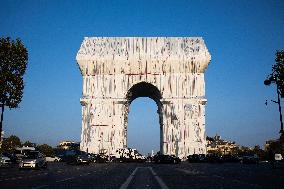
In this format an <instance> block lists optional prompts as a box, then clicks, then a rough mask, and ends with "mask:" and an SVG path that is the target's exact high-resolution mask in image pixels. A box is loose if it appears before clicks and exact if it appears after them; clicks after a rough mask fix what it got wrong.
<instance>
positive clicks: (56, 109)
mask: <svg viewBox="0 0 284 189" xmlns="http://www.w3.org/2000/svg"><path fill="white" fill-rule="evenodd" d="M283 18H284V1H281V0H279V1H276V0H275V1H252V0H251V1H231V0H226V1H225V0H224V1H218V0H217V1H205V0H204V1H189V0H188V1H177V0H176V1H161V0H160V1H154V0H151V1H84V2H79V1H43V0H39V1H14V0H9V1H3V0H2V1H1V2H0V36H5V37H6V36H10V37H12V38H16V37H19V38H21V39H22V41H23V42H24V44H25V45H26V47H27V49H28V51H29V65H28V69H27V73H26V75H25V83H26V87H25V90H24V97H23V101H22V103H21V104H20V108H18V109H14V110H7V109H6V111H5V115H4V130H5V132H6V136H9V135H11V134H15V135H18V136H20V138H21V139H22V140H23V141H25V140H30V141H34V142H36V143H48V144H50V145H53V146H55V145H56V144H57V143H58V142H59V141H61V140H66V139H69V140H76V141H79V140H80V133H81V107H80V103H79V98H80V96H81V93H82V79H81V75H80V72H79V69H78V66H77V65H76V61H75V56H76V53H77V51H78V49H79V47H80V44H81V42H82V40H83V37H85V36H181V37H182V36H201V37H203V38H204V40H205V43H206V45H207V48H208V49H209V51H210V53H211V56H212V61H211V63H210V65H209V67H208V69H207V71H206V74H205V79H206V97H207V99H208V103H207V106H206V129H207V134H208V135H209V136H212V135H215V134H216V133H218V134H220V135H221V136H222V137H223V138H225V139H230V140H234V141H236V142H237V143H239V144H241V145H247V146H254V145H256V144H259V145H261V146H263V144H264V143H265V141H266V140H267V139H270V138H276V137H278V131H279V129H280V123H279V113H278V109H277V106H276V104H273V103H272V102H271V103H270V102H269V103H268V106H265V104H264V103H265V100H266V99H268V100H269V101H270V99H275V98H276V88H275V87H273V86H271V87H266V86H264V85H263V80H264V79H265V78H266V76H267V75H268V74H269V72H270V71H271V66H272V64H273V63H274V55H275V51H276V49H284V35H283V31H284V19H283ZM130 108H131V112H130V117H129V133H128V135H129V143H130V146H134V147H137V148H138V149H141V151H142V152H143V153H145V152H148V151H150V149H157V148H158V146H159V126H158V117H157V114H156V109H157V107H156V105H155V103H154V101H152V100H150V99H147V98H139V99H136V100H135V101H134V102H133V103H132V105H131V107H130ZM142 115H143V116H142ZM144 115H145V116H144ZM145 117H146V118H145ZM142 119H143V120H145V119H147V120H145V121H144V122H146V123H148V124H147V126H145V125H144V124H143V125H142V124H141V120H142ZM138 131H139V132H138ZM134 139H135V140H134ZM138 139H139V140H138ZM145 141H147V143H145Z"/></svg>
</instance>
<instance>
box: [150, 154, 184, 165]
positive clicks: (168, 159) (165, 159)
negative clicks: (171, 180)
mask: <svg viewBox="0 0 284 189" xmlns="http://www.w3.org/2000/svg"><path fill="white" fill-rule="evenodd" d="M153 160H154V162H155V163H174V164H177V163H180V162H181V160H180V159H179V157H176V156H175V155H162V154H159V155H155V156H154V158H153Z"/></svg>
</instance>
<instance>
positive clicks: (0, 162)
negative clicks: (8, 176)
mask: <svg viewBox="0 0 284 189" xmlns="http://www.w3.org/2000/svg"><path fill="white" fill-rule="evenodd" d="M10 164H11V159H10V158H9V157H7V156H5V155H4V154H0V166H1V167H6V166H9V165H10Z"/></svg>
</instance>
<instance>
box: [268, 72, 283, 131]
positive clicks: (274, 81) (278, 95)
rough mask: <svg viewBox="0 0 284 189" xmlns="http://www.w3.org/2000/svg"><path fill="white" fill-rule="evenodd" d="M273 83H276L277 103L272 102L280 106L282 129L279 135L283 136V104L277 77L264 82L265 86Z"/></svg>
mask: <svg viewBox="0 0 284 189" xmlns="http://www.w3.org/2000/svg"><path fill="white" fill-rule="evenodd" d="M271 83H276V88H277V101H275V100H271V101H272V102H274V103H276V104H278V110H279V113H280V123H281V128H280V131H279V133H280V134H282V133H283V121H282V111H281V104H280V89H279V86H278V83H277V79H276V78H275V77H272V76H271V77H270V78H268V79H266V80H265V81H264V85H270V84H271Z"/></svg>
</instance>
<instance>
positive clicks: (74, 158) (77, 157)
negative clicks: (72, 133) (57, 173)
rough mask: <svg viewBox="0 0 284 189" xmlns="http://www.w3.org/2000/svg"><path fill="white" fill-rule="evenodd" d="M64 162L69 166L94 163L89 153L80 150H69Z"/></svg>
mask: <svg viewBox="0 0 284 189" xmlns="http://www.w3.org/2000/svg"><path fill="white" fill-rule="evenodd" d="M64 161H65V162H66V163H67V164H75V165H78V164H87V165H88V164H90V163H91V162H92V159H91V157H90V156H89V155H88V153H86V152H84V151H80V150H69V151H66V153H65V157H64Z"/></svg>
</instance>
